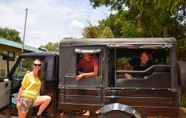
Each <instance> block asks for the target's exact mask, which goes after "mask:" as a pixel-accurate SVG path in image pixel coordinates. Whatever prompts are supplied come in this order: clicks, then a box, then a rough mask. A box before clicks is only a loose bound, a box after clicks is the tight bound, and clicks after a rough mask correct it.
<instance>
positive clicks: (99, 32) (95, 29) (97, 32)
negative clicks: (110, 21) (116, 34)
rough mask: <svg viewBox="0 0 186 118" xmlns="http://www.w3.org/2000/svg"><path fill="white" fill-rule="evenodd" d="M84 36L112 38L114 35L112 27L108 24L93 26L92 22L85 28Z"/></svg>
mask: <svg viewBox="0 0 186 118" xmlns="http://www.w3.org/2000/svg"><path fill="white" fill-rule="evenodd" d="M83 36H84V37H86V38H111V37H113V34H112V31H111V29H110V27H107V26H103V25H102V26H101V25H100V26H92V25H91V24H90V25H89V26H88V27H86V28H84V30H83Z"/></svg>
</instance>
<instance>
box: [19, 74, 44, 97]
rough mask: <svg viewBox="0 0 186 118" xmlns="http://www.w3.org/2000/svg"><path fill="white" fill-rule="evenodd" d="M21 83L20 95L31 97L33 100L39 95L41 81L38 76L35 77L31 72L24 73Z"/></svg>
mask: <svg viewBox="0 0 186 118" xmlns="http://www.w3.org/2000/svg"><path fill="white" fill-rule="evenodd" d="M21 85H22V89H23V91H22V93H21V96H22V97H26V98H31V99H33V100H35V99H36V98H37V96H39V95H40V89H41V81H40V79H39V78H38V77H35V76H34V74H33V73H32V72H28V73H26V74H25V76H24V78H23V81H22V83H21Z"/></svg>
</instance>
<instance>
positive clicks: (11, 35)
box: [0, 28, 21, 42]
mask: <svg viewBox="0 0 186 118" xmlns="http://www.w3.org/2000/svg"><path fill="white" fill-rule="evenodd" d="M0 37H2V38H5V39H8V40H12V41H16V42H21V38H20V36H19V32H18V31H16V30H15V29H9V28H0Z"/></svg>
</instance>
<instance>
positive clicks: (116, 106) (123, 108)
mask: <svg viewBox="0 0 186 118" xmlns="http://www.w3.org/2000/svg"><path fill="white" fill-rule="evenodd" d="M112 111H120V112H122V113H123V114H128V115H130V116H131V117H132V118H141V115H140V113H139V112H137V111H136V110H135V109H134V108H132V107H130V106H128V105H125V104H120V103H112V104H108V105H104V106H103V107H102V108H100V113H101V114H102V115H104V114H107V113H109V112H112Z"/></svg>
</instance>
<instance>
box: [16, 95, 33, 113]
mask: <svg viewBox="0 0 186 118" xmlns="http://www.w3.org/2000/svg"><path fill="white" fill-rule="evenodd" d="M33 103H34V101H33V99H29V98H25V97H20V98H19V99H18V100H17V109H18V110H19V111H21V112H28V111H29V109H30V108H31V107H32V105H33Z"/></svg>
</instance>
